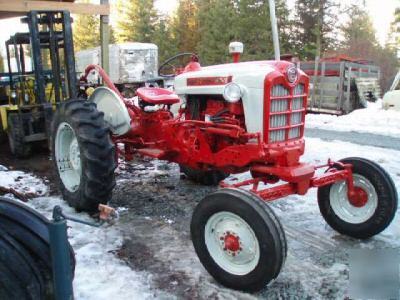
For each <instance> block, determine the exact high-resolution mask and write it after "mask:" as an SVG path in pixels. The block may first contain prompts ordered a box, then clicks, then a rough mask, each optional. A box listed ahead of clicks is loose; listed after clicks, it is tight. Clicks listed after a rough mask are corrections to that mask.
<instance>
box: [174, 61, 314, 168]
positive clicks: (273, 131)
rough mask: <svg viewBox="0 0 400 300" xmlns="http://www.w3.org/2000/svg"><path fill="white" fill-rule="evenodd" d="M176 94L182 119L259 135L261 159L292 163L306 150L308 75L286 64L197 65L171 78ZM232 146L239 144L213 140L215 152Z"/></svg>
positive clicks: (265, 62) (259, 62)
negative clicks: (225, 126) (263, 154)
mask: <svg viewBox="0 0 400 300" xmlns="http://www.w3.org/2000/svg"><path fill="white" fill-rule="evenodd" d="M192 69H193V68H192ZM175 92H176V93H177V94H178V96H179V97H180V98H181V101H182V102H183V103H184V104H185V106H186V107H185V119H186V120H199V121H205V122H212V123H213V124H215V125H218V124H226V125H236V126H239V127H241V128H242V129H243V130H245V132H246V133H248V134H260V140H261V143H262V145H263V149H264V151H265V152H266V156H265V157H263V160H264V161H265V159H267V160H268V161H270V162H271V163H272V162H274V161H271V160H274V159H275V160H276V161H277V162H279V163H280V164H281V165H293V164H295V163H297V162H298V159H299V157H300V155H302V154H303V152H304V140H303V134H304V119H305V112H306V105H307V93H308V77H307V76H306V75H305V74H304V73H303V72H302V71H300V70H298V69H297V68H296V66H295V65H294V64H292V63H290V62H286V61H278V62H277V61H257V62H242V63H231V64H224V65H217V66H210V67H199V66H198V68H197V70H192V71H191V72H186V73H182V74H180V75H179V76H177V77H176V78H175ZM216 133H217V132H216ZM214 137H215V135H214ZM249 140H250V141H251V139H249V138H247V139H246V138H243V139H242V140H241V141H239V142H243V143H246V142H249ZM233 143H236V144H237V143H238V141H237V140H236V141H233V140H230V139H229V138H224V137H222V138H221V136H217V137H215V138H214V142H213V143H212V147H213V150H214V151H219V150H221V149H222V148H223V147H225V146H227V145H230V144H233ZM278 149H280V151H277V150H278Z"/></svg>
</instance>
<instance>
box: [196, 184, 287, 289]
mask: <svg viewBox="0 0 400 300" xmlns="http://www.w3.org/2000/svg"><path fill="white" fill-rule="evenodd" d="M190 231H191V236H192V241H193V245H194V248H195V251H196V253H197V255H198V257H199V259H200V261H201V263H202V264H203V266H204V267H205V268H206V269H207V271H208V272H209V273H210V274H211V275H212V276H213V277H214V278H215V279H216V280H217V281H218V282H220V283H221V284H223V285H224V286H226V287H229V288H232V289H237V290H243V291H251V292H253V291H258V290H260V289H262V288H264V287H265V286H266V285H267V284H268V283H269V282H270V281H271V280H273V279H274V278H276V277H277V276H278V274H279V272H280V270H281V268H282V266H283V264H284V261H285V258H286V249H287V247H286V239H285V234H284V231H283V229H282V226H281V224H280V223H279V221H278V219H277V217H276V216H275V214H274V213H273V211H272V210H271V209H270V208H269V206H268V205H267V204H266V203H264V202H263V201H262V200H261V199H260V198H259V197H258V196H256V195H254V194H252V193H250V192H248V191H244V190H239V189H221V190H219V191H217V192H215V193H213V194H210V195H208V196H207V197H205V198H204V199H203V200H202V201H201V202H200V203H199V204H198V206H197V207H196V209H195V211H194V213H193V216H192V221H191V226H190Z"/></svg>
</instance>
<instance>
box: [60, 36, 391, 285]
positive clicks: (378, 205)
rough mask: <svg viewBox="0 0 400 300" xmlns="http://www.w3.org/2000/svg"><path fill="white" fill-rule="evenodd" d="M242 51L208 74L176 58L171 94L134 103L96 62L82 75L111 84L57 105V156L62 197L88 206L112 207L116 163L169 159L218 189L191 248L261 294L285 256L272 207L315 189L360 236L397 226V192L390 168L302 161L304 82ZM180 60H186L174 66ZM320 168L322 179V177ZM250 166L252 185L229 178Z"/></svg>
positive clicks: (200, 209)
mask: <svg viewBox="0 0 400 300" xmlns="http://www.w3.org/2000/svg"><path fill="white" fill-rule="evenodd" d="M242 47H243V46H242V45H241V44H240V43H233V44H231V52H232V53H234V61H235V62H234V63H229V64H223V65H216V66H208V67H202V66H201V65H200V64H199V62H198V57H197V56H196V55H193V54H188V53H183V54H181V55H177V56H175V57H173V58H172V59H170V60H168V61H167V62H165V63H164V64H163V65H162V66H161V67H160V74H163V73H165V72H166V69H167V68H171V67H172V69H173V70H174V72H173V73H172V74H163V75H165V76H174V89H175V90H174V92H172V91H170V90H167V89H162V88H156V87H147V88H139V89H138V90H137V98H136V100H135V99H134V98H132V99H125V98H123V97H122V96H121V95H120V93H119V92H118V90H117V89H116V88H115V87H114V85H113V84H112V83H111V81H110V80H109V79H108V76H107V75H106V74H105V73H104V71H103V70H102V69H101V68H100V67H98V66H94V65H91V66H89V67H88V68H87V69H86V75H87V74H89V72H90V71H92V70H97V71H98V72H99V74H100V76H101V77H102V78H103V80H104V82H105V85H106V86H107V87H99V88H97V89H96V90H95V91H94V93H93V94H92V95H91V96H90V97H89V99H88V100H72V101H68V102H66V103H64V104H63V105H61V106H60V107H59V109H58V111H57V113H56V116H55V118H54V123H53V126H54V127H53V159H54V162H55V165H56V168H57V170H58V172H57V174H58V177H59V179H60V183H61V184H60V186H61V191H62V195H63V197H64V199H65V200H67V201H68V203H69V204H70V205H72V206H73V207H75V208H76V209H77V210H81V211H82V210H84V211H95V210H96V209H97V207H98V205H99V204H101V203H106V202H107V201H109V200H110V198H111V193H112V190H113V188H114V186H115V179H114V170H115V168H116V166H117V162H118V157H124V158H125V159H126V160H131V159H132V158H133V156H134V155H135V154H140V155H144V156H148V157H151V158H155V159H160V160H167V161H170V162H174V163H178V164H179V165H180V166H181V171H182V172H183V173H185V174H186V175H187V176H188V177H189V178H191V179H192V180H195V181H197V182H200V183H203V184H218V183H219V184H220V186H221V189H219V190H218V191H216V192H215V193H213V194H211V195H208V196H207V197H205V198H204V199H203V200H202V201H201V202H200V203H199V204H198V205H197V207H196V209H195V211H194V213H193V216H192V221H191V228H190V229H191V237H192V240H193V245H194V248H195V251H196V253H197V255H198V256H199V258H200V261H201V262H202V264H203V265H204V267H205V268H206V269H207V270H208V272H209V273H210V274H211V275H212V276H213V277H214V278H215V279H216V280H217V281H219V282H220V283H222V284H223V285H225V286H227V287H230V288H234V289H240V290H246V291H257V290H259V289H262V288H263V287H265V286H266V285H267V284H268V283H269V282H270V281H271V280H273V279H274V278H276V277H277V276H278V274H279V272H280V270H281V268H282V266H283V264H284V261H285V257H286V252H287V246H286V239H285V233H284V231H283V228H282V225H281V224H280V222H279V220H278V218H277V217H276V215H275V214H274V213H273V211H272V209H271V208H270V207H269V205H268V202H269V201H272V200H276V199H279V198H283V197H286V196H288V195H293V194H298V195H304V194H306V193H307V191H308V190H309V189H310V188H313V187H316V188H318V205H319V208H320V211H321V214H322V216H323V217H324V218H325V220H326V222H327V223H328V224H329V225H330V226H331V227H332V228H333V229H335V230H337V231H338V232H340V233H342V234H345V235H348V236H351V237H354V238H360V239H365V238H369V237H371V236H373V235H376V234H378V233H380V232H381V231H382V230H384V229H385V228H386V227H387V226H388V225H389V224H390V222H391V221H392V219H393V217H394V215H395V213H396V209H397V192H396V189H395V186H394V184H393V181H392V180H391V178H390V177H389V175H388V174H387V173H386V172H385V170H383V169H382V168H381V167H380V166H379V165H377V164H376V163H374V162H371V161H368V160H366V159H362V158H356V157H352V158H346V159H343V160H340V161H331V160H328V161H327V163H326V164H324V165H320V166H313V165H310V164H307V163H302V162H300V157H301V156H302V154H303V153H304V138H303V135H304V120H305V114H306V103H307V94H308V88H309V79H308V77H307V75H305V74H304V73H303V72H302V71H300V70H298V69H297V68H296V66H295V65H293V64H292V63H290V62H286V61H253V62H238V56H239V53H240V52H241V51H242ZM183 56H190V62H189V63H188V64H187V65H186V66H181V67H180V66H177V65H175V64H174V61H175V60H176V59H179V58H182V57H183ZM86 75H85V76H86ZM85 76H83V78H82V80H84V79H85ZM320 168H325V169H326V171H325V173H323V174H322V175H316V170H318V169H320ZM245 171H250V174H251V176H252V178H251V179H248V180H246V181H243V182H234V183H233V184H228V183H225V182H224V181H223V180H224V179H225V178H226V177H227V176H228V175H229V174H238V173H242V172H245ZM266 185H268V186H266Z"/></svg>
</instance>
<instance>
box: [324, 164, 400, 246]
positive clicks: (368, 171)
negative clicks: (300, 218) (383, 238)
mask: <svg viewBox="0 0 400 300" xmlns="http://www.w3.org/2000/svg"><path fill="white" fill-rule="evenodd" d="M340 162H343V163H348V164H352V165H353V173H354V174H360V175H362V176H364V177H366V178H367V179H368V180H369V181H370V182H371V184H372V185H373V186H374V187H375V190H376V193H377V196H378V206H377V208H376V210H375V212H374V214H373V215H372V216H371V218H369V219H368V220H366V221H365V222H363V223H360V224H351V223H348V222H346V221H344V220H342V219H340V218H339V217H338V216H337V215H336V214H335V212H334V211H333V209H332V207H331V205H330V196H329V195H330V189H331V187H332V185H328V186H323V187H321V188H319V189H318V206H319V209H320V212H321V215H322V216H323V217H324V219H325V221H326V222H327V223H328V224H329V225H330V226H331V227H332V228H333V229H334V230H336V231H337V232H339V233H341V234H344V235H347V236H350V237H353V238H358V239H368V238H370V237H372V236H374V235H376V234H379V233H380V232H382V231H383V230H385V229H386V227H388V226H389V224H390V223H391V222H392V220H393V218H394V216H395V214H396V211H397V206H398V196H397V191H396V186H395V184H394V182H393V180H392V178H391V177H390V175H389V174H388V173H387V172H386V170H384V169H383V168H382V167H381V166H380V165H379V164H377V163H375V162H373V161H370V160H368V159H365V158H359V157H349V158H345V159H342V160H340Z"/></svg>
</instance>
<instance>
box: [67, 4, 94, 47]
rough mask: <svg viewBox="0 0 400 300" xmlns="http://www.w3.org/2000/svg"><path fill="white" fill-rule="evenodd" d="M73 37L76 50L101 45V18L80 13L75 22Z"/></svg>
mask: <svg viewBox="0 0 400 300" xmlns="http://www.w3.org/2000/svg"><path fill="white" fill-rule="evenodd" d="M86 2H88V1H86ZM73 38H74V48H75V51H79V50H83V49H88V48H93V47H96V46H99V45H100V18H99V17H98V16H94V15H78V16H77V17H76V18H75V20H74V23H73Z"/></svg>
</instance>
